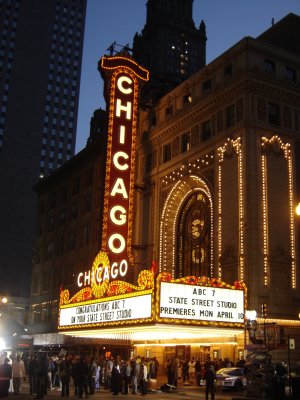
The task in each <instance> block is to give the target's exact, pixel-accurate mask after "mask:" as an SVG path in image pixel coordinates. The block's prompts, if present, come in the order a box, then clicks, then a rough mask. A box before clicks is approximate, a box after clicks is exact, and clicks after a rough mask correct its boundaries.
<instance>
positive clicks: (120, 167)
mask: <svg viewBox="0 0 300 400" xmlns="http://www.w3.org/2000/svg"><path fill="white" fill-rule="evenodd" d="M119 158H124V159H125V160H128V158H129V155H128V154H126V153H125V152H124V151H117V153H115V154H114V156H113V164H114V166H115V167H116V168H117V169H118V170H120V171H125V170H126V169H128V168H129V165H128V164H126V163H125V164H120V162H119Z"/></svg>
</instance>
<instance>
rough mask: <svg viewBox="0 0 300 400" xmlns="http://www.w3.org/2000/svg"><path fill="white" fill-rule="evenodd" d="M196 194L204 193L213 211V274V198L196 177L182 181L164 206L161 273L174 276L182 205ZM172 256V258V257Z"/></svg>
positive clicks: (161, 233)
mask: <svg viewBox="0 0 300 400" xmlns="http://www.w3.org/2000/svg"><path fill="white" fill-rule="evenodd" d="M196 192H199V193H200V192H204V193H205V194H206V195H207V197H208V199H209V203H210V210H211V216H210V217H211V227H210V229H211V238H212V240H211V264H210V273H211V276H213V275H214V273H213V206H212V196H211V192H210V189H209V187H208V186H207V185H206V183H205V182H204V181H203V180H202V179H201V178H200V177H199V176H196V175H190V176H188V177H187V178H186V179H180V180H179V181H178V182H177V183H176V184H175V185H174V186H173V188H172V190H171V191H170V193H169V195H168V196H167V199H166V201H165V204H164V206H163V210H162V215H161V219H160V232H159V235H160V249H159V271H160V272H164V271H172V274H173V276H174V272H175V263H176V247H177V246H176V245H177V239H178V238H177V224H178V216H179V213H180V211H181V208H182V205H183V204H184V202H186V200H187V199H188V198H189V197H190V196H191V194H193V193H196ZM170 255H171V257H170Z"/></svg>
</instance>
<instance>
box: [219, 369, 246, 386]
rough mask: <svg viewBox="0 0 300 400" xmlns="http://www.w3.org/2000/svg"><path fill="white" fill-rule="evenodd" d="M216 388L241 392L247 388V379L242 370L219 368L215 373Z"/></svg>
mask: <svg viewBox="0 0 300 400" xmlns="http://www.w3.org/2000/svg"><path fill="white" fill-rule="evenodd" d="M216 380H217V382H216V388H217V390H220V389H225V388H228V389H233V390H243V389H245V388H246V386H247V379H246V376H245V375H244V371H243V369H242V368H221V369H219V370H218V371H217V372H216Z"/></svg>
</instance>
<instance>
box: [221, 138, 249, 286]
mask: <svg viewBox="0 0 300 400" xmlns="http://www.w3.org/2000/svg"><path fill="white" fill-rule="evenodd" d="M225 154H236V155H237V162H238V205H239V206H238V211H239V215H238V221H239V279H240V280H243V279H244V229H245V220H244V193H243V187H244V184H243V153H242V141H241V138H237V139H235V140H232V139H230V138H228V139H227V141H226V142H225V144H224V146H222V147H219V148H218V158H219V166H218V260H219V268H218V277H219V279H221V278H222V266H221V265H220V260H221V256H222V189H223V188H222V167H223V162H224V155H225Z"/></svg>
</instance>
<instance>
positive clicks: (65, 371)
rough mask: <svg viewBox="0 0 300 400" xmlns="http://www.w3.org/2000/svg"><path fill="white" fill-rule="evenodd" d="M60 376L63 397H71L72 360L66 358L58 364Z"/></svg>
mask: <svg viewBox="0 0 300 400" xmlns="http://www.w3.org/2000/svg"><path fill="white" fill-rule="evenodd" d="M58 375H59V379H60V381H61V397H69V396H70V379H71V360H70V357H69V356H65V357H64V358H63V359H62V360H61V362H60V363H59V364H58Z"/></svg>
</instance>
